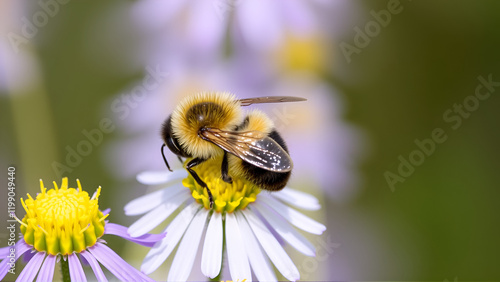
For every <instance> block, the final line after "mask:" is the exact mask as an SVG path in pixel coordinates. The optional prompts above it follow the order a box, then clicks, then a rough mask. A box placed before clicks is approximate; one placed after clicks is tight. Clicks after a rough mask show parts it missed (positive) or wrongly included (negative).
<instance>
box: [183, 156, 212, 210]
mask: <svg viewBox="0 0 500 282" xmlns="http://www.w3.org/2000/svg"><path fill="white" fill-rule="evenodd" d="M204 161H206V159H201V158H194V159H192V160H190V161H189V162H188V163H187V165H186V169H187V170H188V171H189V173H190V174H191V176H192V177H193V178H194V180H195V181H196V183H198V185H200V186H201V187H203V188H205V189H207V194H208V199H209V201H210V208H212V207H213V205H214V197H213V196H212V192H211V191H210V188H208V186H207V184H206V183H205V182H203V180H201V178H200V177H199V176H198V174H197V173H196V171H194V170H193V169H192V168H193V167H194V166H197V165H199V164H201V163H203V162H204Z"/></svg>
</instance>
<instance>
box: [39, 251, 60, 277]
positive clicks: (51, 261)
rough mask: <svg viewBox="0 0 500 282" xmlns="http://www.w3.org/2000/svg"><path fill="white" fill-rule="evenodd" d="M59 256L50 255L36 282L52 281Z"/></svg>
mask: <svg viewBox="0 0 500 282" xmlns="http://www.w3.org/2000/svg"><path fill="white" fill-rule="evenodd" d="M56 259H57V256H53V255H48V256H47V258H46V259H45V262H44V263H43V265H42V267H41V268H40V273H38V277H37V278H36V281H37V282H38V281H40V282H44V281H52V279H53V278H54V268H55V265H56Z"/></svg>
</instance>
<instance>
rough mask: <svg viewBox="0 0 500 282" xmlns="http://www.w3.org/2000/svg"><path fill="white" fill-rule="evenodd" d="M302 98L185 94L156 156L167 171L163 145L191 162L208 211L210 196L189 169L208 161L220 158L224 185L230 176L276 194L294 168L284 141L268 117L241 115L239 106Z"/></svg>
mask: <svg viewBox="0 0 500 282" xmlns="http://www.w3.org/2000/svg"><path fill="white" fill-rule="evenodd" d="M305 100H306V99H304V98H299V97H290V96H272V97H260V98H249V99H237V98H236V97H235V96H234V95H232V94H229V93H225V92H224V93H221V92H202V93H198V94H196V95H193V96H189V97H187V98H186V99H184V100H183V101H181V102H180V104H179V105H178V106H177V108H176V109H175V110H174V112H173V113H172V114H171V115H170V116H169V117H168V118H167V119H166V121H165V122H164V123H163V127H162V131H161V135H162V138H163V141H164V143H163V145H162V146H161V152H162V155H163V159H164V161H165V164H166V165H167V167H168V169H169V170H170V171H171V169H170V166H169V164H168V161H167V159H166V158H165V154H164V148H165V146H167V147H168V148H169V149H170V151H172V152H173V153H174V154H176V155H177V156H178V158H179V159H180V160H181V161H182V159H181V158H191V160H190V161H189V162H188V163H187V164H186V169H187V170H188V171H189V173H190V174H191V175H192V177H193V178H194V179H195V181H196V182H197V183H198V184H199V185H200V186H201V187H204V188H205V189H207V193H208V196H209V200H210V206H211V207H212V205H213V197H212V193H211V192H210V189H209V187H207V185H206V183H205V182H204V181H203V180H202V179H201V178H200V177H199V176H198V174H197V173H196V171H195V170H194V169H193V168H194V167H195V166H197V165H199V164H201V163H203V162H204V161H206V160H208V159H210V158H217V157H222V166H221V177H222V179H223V180H224V181H225V182H227V183H232V178H231V176H230V174H231V175H233V176H235V177H242V178H244V179H247V180H248V181H250V182H251V183H253V184H255V185H257V186H258V187H260V188H262V189H265V190H270V191H278V190H281V189H283V188H284V187H285V185H286V183H287V182H288V179H289V178H290V174H291V170H292V167H293V162H292V159H291V158H290V155H289V154H288V148H287V146H286V144H285V141H284V140H283V138H282V137H281V135H280V134H279V133H278V132H277V131H276V129H275V128H274V126H273V122H272V121H271V119H270V118H269V117H268V116H267V115H265V114H264V113H262V112H260V111H258V110H253V111H251V112H249V113H247V114H246V115H244V113H243V111H242V109H241V107H243V106H249V105H252V104H262V103H281V102H297V101H305Z"/></svg>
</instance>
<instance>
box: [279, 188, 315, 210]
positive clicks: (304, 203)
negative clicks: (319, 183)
mask: <svg viewBox="0 0 500 282" xmlns="http://www.w3.org/2000/svg"><path fill="white" fill-rule="evenodd" d="M270 195H271V196H273V197H275V198H278V199H280V200H282V201H284V202H286V203H287V204H290V205H292V206H295V207H297V208H300V209H304V210H310V211H316V210H319V209H320V208H321V205H320V204H319V201H318V199H316V197H314V196H313V195H311V194H307V193H304V192H301V191H297V190H294V189H290V188H288V187H285V188H284V189H283V190H281V191H279V192H276V193H271V194H270Z"/></svg>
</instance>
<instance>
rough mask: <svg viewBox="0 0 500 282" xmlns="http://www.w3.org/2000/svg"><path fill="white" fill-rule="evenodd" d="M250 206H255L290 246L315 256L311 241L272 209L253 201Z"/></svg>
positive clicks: (307, 254)
mask: <svg viewBox="0 0 500 282" xmlns="http://www.w3.org/2000/svg"><path fill="white" fill-rule="evenodd" d="M252 208H255V209H256V210H257V211H259V213H260V214H261V215H262V216H263V217H264V218H265V219H266V220H267V221H268V222H269V225H270V226H271V227H272V228H273V229H274V230H275V231H276V232H277V233H278V234H279V235H280V236H281V237H282V238H283V239H285V240H286V241H287V242H288V243H289V244H290V245H291V246H292V247H294V248H295V249H296V250H297V251H299V252H301V253H303V254H304V255H306V256H310V257H312V256H315V255H316V249H315V248H314V246H313V244H311V242H309V241H307V239H306V238H305V237H304V236H302V235H301V234H300V233H299V232H297V230H295V228H293V227H292V226H290V224H289V223H288V222H286V221H284V220H283V218H282V217H280V216H279V215H278V214H276V213H275V212H274V211H272V210H271V209H270V208H268V207H267V206H265V205H262V204H261V203H257V202H255V203H253V204H252Z"/></svg>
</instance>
